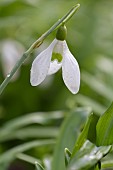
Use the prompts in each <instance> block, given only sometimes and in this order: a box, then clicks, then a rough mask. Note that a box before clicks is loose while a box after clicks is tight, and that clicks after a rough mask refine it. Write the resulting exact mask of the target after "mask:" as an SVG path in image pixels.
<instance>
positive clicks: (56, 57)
mask: <svg viewBox="0 0 113 170" xmlns="http://www.w3.org/2000/svg"><path fill="white" fill-rule="evenodd" d="M54 60H57V61H58V62H59V63H60V62H61V61H62V55H61V54H60V53H55V52H53V53H52V58H51V61H54Z"/></svg>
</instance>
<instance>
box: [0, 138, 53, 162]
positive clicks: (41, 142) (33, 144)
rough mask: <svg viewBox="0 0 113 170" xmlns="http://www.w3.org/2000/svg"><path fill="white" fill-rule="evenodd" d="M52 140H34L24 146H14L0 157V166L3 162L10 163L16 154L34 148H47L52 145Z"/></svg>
mask: <svg viewBox="0 0 113 170" xmlns="http://www.w3.org/2000/svg"><path fill="white" fill-rule="evenodd" d="M54 143H55V141H54V140H52V139H51V140H49V139H48V140H35V141H31V142H27V143H24V144H21V145H19V146H16V147H14V148H12V149H10V150H8V151H6V152H4V153H3V154H1V155H0V164H2V163H4V162H10V161H11V160H13V159H15V157H16V156H17V154H18V153H21V152H25V151H27V150H29V149H32V148H34V147H41V146H49V145H54Z"/></svg>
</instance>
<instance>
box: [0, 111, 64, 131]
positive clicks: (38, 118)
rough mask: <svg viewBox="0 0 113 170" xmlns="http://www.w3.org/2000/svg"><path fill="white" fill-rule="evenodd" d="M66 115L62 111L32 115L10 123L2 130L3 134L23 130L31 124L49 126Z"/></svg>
mask: <svg viewBox="0 0 113 170" xmlns="http://www.w3.org/2000/svg"><path fill="white" fill-rule="evenodd" d="M64 115H65V113H64V112H62V111H56V112H36V113H30V114H27V115H24V116H21V117H18V118H15V119H13V120H10V121H8V122H7V123H6V124H5V125H4V126H3V128H2V129H1V133H5V132H6V131H9V130H15V129H18V128H22V127H24V126H27V125H30V124H41V125H45V124H46V125H48V124H50V123H51V122H52V121H53V120H55V121H56V120H58V119H62V118H63V117H64Z"/></svg>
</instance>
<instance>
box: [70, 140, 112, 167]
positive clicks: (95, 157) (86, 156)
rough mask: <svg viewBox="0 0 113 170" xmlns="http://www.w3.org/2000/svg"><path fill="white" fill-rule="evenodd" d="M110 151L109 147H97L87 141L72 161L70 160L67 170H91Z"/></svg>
mask: <svg viewBox="0 0 113 170" xmlns="http://www.w3.org/2000/svg"><path fill="white" fill-rule="evenodd" d="M110 150H111V146H101V147H97V146H96V145H94V144H93V143H91V142H90V141H88V140H87V141H86V142H85V143H84V144H83V146H82V147H81V149H80V150H79V151H78V152H77V153H76V154H75V156H74V157H73V159H71V161H70V163H69V165H68V168H67V170H75V169H76V170H89V169H91V170H92V168H94V166H95V165H96V164H97V163H98V162H99V161H100V160H101V159H102V158H103V157H104V156H105V155H107V154H108V153H109V152H110Z"/></svg>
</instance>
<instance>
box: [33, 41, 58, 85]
mask: <svg viewBox="0 0 113 170" xmlns="http://www.w3.org/2000/svg"><path fill="white" fill-rule="evenodd" d="M56 43H57V40H56V39H55V40H53V42H52V43H51V44H50V46H49V47H48V48H47V49H45V50H44V51H43V52H41V53H40V54H39V55H38V56H37V57H36V58H35V60H34V61H33V63H32V67H31V77H30V82H31V85H32V86H37V85H39V84H40V83H41V82H42V81H43V80H44V79H45V78H46V75H47V73H48V69H49V66H50V61H51V56H52V50H53V48H54V46H55V44H56Z"/></svg>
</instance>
